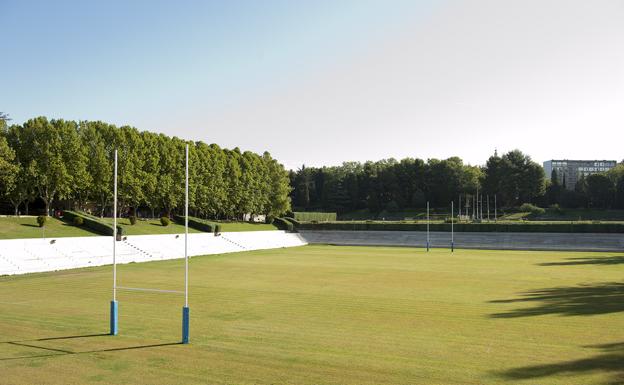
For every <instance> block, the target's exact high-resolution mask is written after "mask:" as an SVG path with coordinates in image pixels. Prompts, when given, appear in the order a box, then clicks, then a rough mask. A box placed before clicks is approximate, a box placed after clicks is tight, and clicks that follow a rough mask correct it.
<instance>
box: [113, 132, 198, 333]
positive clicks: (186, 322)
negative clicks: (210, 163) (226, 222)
mask: <svg viewBox="0 0 624 385" xmlns="http://www.w3.org/2000/svg"><path fill="white" fill-rule="evenodd" d="M114 169H115V170H114V177H113V179H114V182H113V184H114V187H113V190H114V191H113V195H114V198H113V299H112V300H111V302H110V335H113V336H116V335H117V334H118V333H119V302H118V301H117V290H118V289H120V290H131V291H149V292H156V293H178V294H182V293H184V306H183V307H182V343H183V344H188V343H189V326H190V309H189V304H188V297H189V290H188V262H189V257H188V206H189V146H188V144H187V145H186V152H185V175H184V179H185V199H184V291H176V290H161V289H148V288H140V287H123V286H118V285H117V150H116V149H115V166H114Z"/></svg>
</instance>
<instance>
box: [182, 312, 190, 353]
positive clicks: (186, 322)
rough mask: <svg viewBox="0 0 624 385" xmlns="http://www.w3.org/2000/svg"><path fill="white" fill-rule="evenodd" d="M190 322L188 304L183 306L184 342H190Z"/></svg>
mask: <svg viewBox="0 0 624 385" xmlns="http://www.w3.org/2000/svg"><path fill="white" fill-rule="evenodd" d="M189 324H190V309H189V308H188V306H184V307H183V308H182V343H183V344H188V343H189V326H190V325H189Z"/></svg>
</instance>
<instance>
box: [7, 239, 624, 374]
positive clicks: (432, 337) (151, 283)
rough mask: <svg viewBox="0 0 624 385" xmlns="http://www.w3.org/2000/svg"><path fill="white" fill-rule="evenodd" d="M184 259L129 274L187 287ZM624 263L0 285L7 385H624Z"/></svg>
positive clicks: (413, 266)
mask: <svg viewBox="0 0 624 385" xmlns="http://www.w3.org/2000/svg"><path fill="white" fill-rule="evenodd" d="M182 269H183V264H182V261H181V260H176V261H163V262H154V263H144V264H130V265H123V266H120V267H119V279H120V284H121V285H125V286H143V287H151V288H161V289H181V288H182V277H183V274H182V271H183V270H182ZM623 273H624V254H615V253H602V254H601V253H559V252H522V251H504V252H503V251H476V250H459V251H456V252H455V253H453V254H451V253H450V252H449V251H448V250H433V251H432V252H430V253H426V252H424V251H423V250H419V249H410V248H380V247H332V246H306V247H300V248H292V249H279V250H266V251H255V252H248V253H238V254H227V255H217V256H206V257H195V258H193V259H192V260H191V264H190V276H191V297H190V307H191V344H190V345H179V344H177V342H178V341H179V340H180V333H181V330H180V329H181V311H182V304H183V298H182V297H181V296H179V295H174V294H151V293H136V292H132V293H130V292H120V294H119V309H120V319H119V327H120V335H119V336H116V337H112V336H107V335H102V334H105V333H107V331H108V306H109V301H110V297H111V290H110V286H111V279H112V277H111V268H110V267H99V268H89V269H81V270H73V271H66V272H57V273H46V274H32V275H28V276H20V277H0V342H1V344H0V383H2V384H35V383H36V384H80V383H94V384H96V383H110V384H137V383H145V384H200V383H201V384H204V383H205V384H427V385H431V384H445V385H449V384H503V383H514V384H516V383H519V384H553V385H555V384H566V385H569V384H583V385H588V384H621V383H624V335H623V330H624V283H623V281H622V279H623V278H624V274H623Z"/></svg>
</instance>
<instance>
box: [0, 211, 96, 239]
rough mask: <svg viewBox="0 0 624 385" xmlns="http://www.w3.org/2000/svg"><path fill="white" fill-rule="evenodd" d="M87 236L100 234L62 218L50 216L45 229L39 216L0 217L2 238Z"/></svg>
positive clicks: (0, 237)
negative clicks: (40, 222)
mask: <svg viewBox="0 0 624 385" xmlns="http://www.w3.org/2000/svg"><path fill="white" fill-rule="evenodd" d="M44 232H45V237H46V238H59V237H87V236H91V235H98V234H96V233H94V232H92V231H90V230H89V229H87V228H85V227H79V226H75V225H73V224H71V223H66V222H64V221H62V220H59V219H56V218H53V217H49V218H48V220H47V222H46V224H45V229H43V230H42V229H41V227H39V225H38V224H37V217H34V216H32V217H31V216H21V217H0V239H17V238H41V237H43V235H44Z"/></svg>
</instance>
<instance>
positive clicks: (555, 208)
mask: <svg viewBox="0 0 624 385" xmlns="http://www.w3.org/2000/svg"><path fill="white" fill-rule="evenodd" d="M548 208H549V209H551V210H552V211H554V212H555V213H557V214H559V215H563V209H561V206H559V204H558V203H555V204H554V205H550V206H548Z"/></svg>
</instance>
